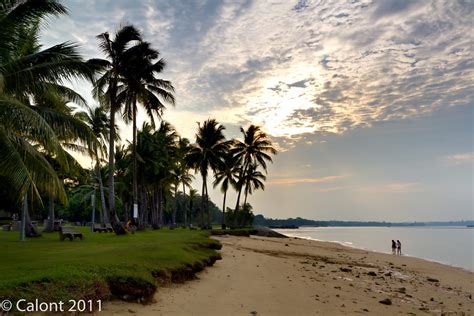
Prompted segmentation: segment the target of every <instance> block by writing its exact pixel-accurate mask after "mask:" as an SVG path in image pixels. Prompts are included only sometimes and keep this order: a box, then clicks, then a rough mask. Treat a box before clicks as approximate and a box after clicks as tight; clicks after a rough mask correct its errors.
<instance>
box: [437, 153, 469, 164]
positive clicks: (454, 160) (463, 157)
mask: <svg viewBox="0 0 474 316" xmlns="http://www.w3.org/2000/svg"><path fill="white" fill-rule="evenodd" d="M443 161H444V162H446V163H447V164H449V165H463V164H473V163H474V153H473V152H465V153H458V154H454V155H449V156H445V157H444V158H443Z"/></svg>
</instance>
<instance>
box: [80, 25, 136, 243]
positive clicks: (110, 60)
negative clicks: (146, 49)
mask: <svg viewBox="0 0 474 316" xmlns="http://www.w3.org/2000/svg"><path fill="white" fill-rule="evenodd" d="M97 38H98V40H99V47H100V48H101V49H102V51H103V53H104V54H105V55H106V56H107V59H91V60H89V63H90V64H91V65H94V66H100V67H102V69H103V72H102V75H101V77H100V78H99V79H98V80H97V81H96V82H95V85H94V91H93V92H94V95H95V96H96V97H98V98H100V99H102V100H103V101H105V102H104V103H106V104H108V106H109V107H110V142H109V208H110V215H111V221H112V224H113V227H114V230H115V233H116V234H124V233H126V232H125V230H124V229H123V227H122V226H121V225H120V221H119V219H118V216H117V211H116V209H115V187H114V174H115V166H114V157H115V155H114V149H115V129H114V127H115V114H116V113H117V112H118V111H119V110H120V108H121V106H122V104H121V103H120V102H119V99H118V95H119V93H120V92H121V90H123V89H124V87H123V85H121V84H120V83H121V82H123V75H124V73H125V69H126V63H127V60H126V58H125V57H126V55H127V51H128V50H130V49H132V48H133V47H134V45H137V44H138V43H139V41H141V35H140V33H139V32H138V30H137V29H136V28H135V27H134V26H132V25H125V26H123V27H122V28H121V29H119V30H118V31H117V32H116V34H115V37H114V39H113V40H111V39H110V36H109V33H107V32H105V33H102V34H100V35H98V36H97Z"/></svg>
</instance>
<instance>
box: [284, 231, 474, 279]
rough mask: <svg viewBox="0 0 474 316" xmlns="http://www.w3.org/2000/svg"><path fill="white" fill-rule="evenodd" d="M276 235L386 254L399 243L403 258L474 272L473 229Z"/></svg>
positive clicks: (323, 232) (290, 233)
mask: <svg viewBox="0 0 474 316" xmlns="http://www.w3.org/2000/svg"><path fill="white" fill-rule="evenodd" d="M276 231H278V232H279V233H281V234H284V235H286V236H288V237H299V238H306V239H313V240H321V241H330V242H336V243H340V244H342V245H345V246H349V247H355V248H360V249H366V250H371V251H377V252H383V253H391V252H392V239H393V240H395V241H396V240H397V239H398V240H400V242H401V243H402V254H403V255H406V256H412V257H418V258H422V259H426V260H431V261H436V262H439V263H443V264H447V265H451V266H456V267H460V268H463V269H465V270H468V271H472V272H474V228H471V227H457V226H442V227H441V226H432V227H431V226H424V227H300V228H298V229H276Z"/></svg>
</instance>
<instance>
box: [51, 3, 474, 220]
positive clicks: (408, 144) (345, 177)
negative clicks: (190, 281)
mask: <svg viewBox="0 0 474 316" xmlns="http://www.w3.org/2000/svg"><path fill="white" fill-rule="evenodd" d="M66 4H67V5H68V7H69V8H70V11H71V14H70V16H69V17H62V18H60V19H53V20H52V21H51V22H50V27H49V28H48V29H46V30H45V31H44V32H43V35H44V36H43V40H44V42H45V44H47V45H50V44H53V43H58V42H60V41H66V40H74V41H77V42H78V43H80V44H81V45H82V48H83V52H84V54H85V55H86V56H87V57H96V56H100V52H99V50H98V48H97V42H96V40H95V36H96V35H97V34H98V33H101V32H103V31H106V30H107V31H110V32H113V31H114V30H116V29H117V27H118V25H120V24H121V23H125V22H129V23H133V24H135V25H136V26H138V27H139V28H140V29H142V30H143V32H144V36H145V38H146V39H147V40H148V41H151V42H152V43H153V45H154V46H155V47H157V48H159V49H160V51H161V54H162V56H163V57H164V58H165V59H166V60H167V62H168V67H167V69H166V71H165V72H164V73H163V78H166V79H170V80H171V81H172V82H173V83H174V85H175V88H176V97H177V106H176V108H173V109H168V110H167V111H166V112H165V115H164V118H165V119H166V120H169V121H170V122H171V123H172V124H174V125H175V126H176V128H177V129H178V131H179V132H180V133H181V134H182V135H184V136H186V137H189V138H190V139H193V138H194V133H195V130H196V126H197V124H196V122H197V121H202V120H204V119H207V118H209V117H213V118H216V119H217V120H218V121H220V122H222V123H223V124H224V125H225V126H226V127H227V136H228V137H238V136H239V130H238V128H239V127H240V126H246V125H248V124H250V123H255V124H260V125H262V126H263V128H264V129H265V130H266V131H267V132H268V133H269V134H270V135H271V137H272V139H273V140H274V141H275V142H276V143H277V146H278V147H279V148H281V149H282V153H281V154H280V155H278V156H277V157H276V159H275V164H274V165H273V166H272V167H271V169H270V172H269V179H268V188H267V190H266V191H265V192H258V193H256V194H255V195H254V196H252V197H251V199H250V202H251V203H252V204H253V205H254V207H255V211H256V212H257V213H263V214H264V215H266V216H273V217H290V216H292V217H295V216H302V217H307V218H319V219H333V218H334V219H387V220H417V219H418V220H419V219H460V218H466V219H468V218H471V219H472V218H473V213H474V211H473V199H472V196H473V194H472V193H473V184H472V183H473V181H472V179H473V145H472V144H473V142H472V135H473V123H472V122H473V105H474V101H473V100H474V58H473V52H472V47H473V38H472V29H473V25H472V21H473V20H474V3H473V2H472V1H461V0H459V1H448V0H446V1H438V0H433V1H427V0H420V1H415V0H410V1H399V0H383V1H382V0H380V1H375V0H374V1H372V0H350V1H342V0H341V1H335V0H334V1H333V0H327V1H326V0H299V1H298V0H295V1H286V0H270V1H256V0H239V1H230V0H229V1H213V0H202V1H171V0H146V1H140V2H135V1H127V0H116V1H111V0H108V1H99V0H86V1H79V0H69V1H66ZM78 88H79V90H80V91H81V93H83V94H84V95H85V97H87V98H88V99H89V100H91V101H92V99H91V98H90V95H88V93H89V92H88V91H89V87H88V86H87V85H85V84H80V85H79V87H78ZM144 118H145V116H144V115H143V113H141V116H140V120H141V121H143V120H144ZM139 124H140V125H141V122H140V123H139ZM140 125H139V126H140ZM121 126H122V136H123V139H127V138H130V135H131V128H130V127H127V126H125V125H121ZM311 179H333V180H331V181H317V180H314V181H313V180H311ZM278 183H280V184H284V183H287V184H288V183H291V185H278ZM197 184H199V183H197ZM211 196H212V198H213V200H214V201H216V203H217V204H219V205H220V202H219V201H220V200H221V198H222V197H221V195H220V193H219V192H218V190H216V191H215V192H212V194H211ZM233 198H234V197H232V196H231V197H230V199H233ZM231 203H232V202H231Z"/></svg>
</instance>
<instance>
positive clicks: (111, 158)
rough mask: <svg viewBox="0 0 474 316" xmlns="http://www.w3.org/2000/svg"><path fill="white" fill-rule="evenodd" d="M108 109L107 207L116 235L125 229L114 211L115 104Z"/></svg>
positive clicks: (122, 232)
mask: <svg viewBox="0 0 474 316" xmlns="http://www.w3.org/2000/svg"><path fill="white" fill-rule="evenodd" d="M111 103H112V104H111V109H110V140H109V206H110V219H111V222H112V226H113V227H114V231H115V233H116V234H117V235H121V234H126V231H125V229H124V228H123V227H122V226H121V225H120V220H119V218H118V216H117V211H116V209H115V186H114V173H115V161H114V158H115V108H116V105H115V102H111Z"/></svg>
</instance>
